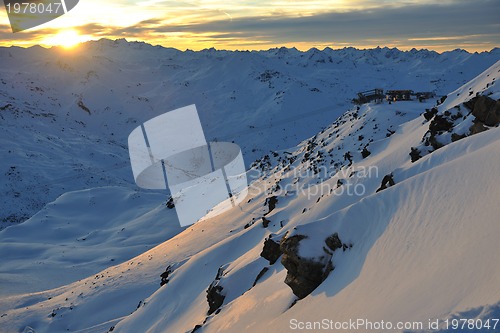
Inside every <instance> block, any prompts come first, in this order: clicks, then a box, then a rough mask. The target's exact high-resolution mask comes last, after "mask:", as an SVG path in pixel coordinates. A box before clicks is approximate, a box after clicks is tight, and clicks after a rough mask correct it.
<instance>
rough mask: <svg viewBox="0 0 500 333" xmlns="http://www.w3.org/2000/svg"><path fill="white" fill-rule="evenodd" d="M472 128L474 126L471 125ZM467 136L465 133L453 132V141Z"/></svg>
mask: <svg viewBox="0 0 500 333" xmlns="http://www.w3.org/2000/svg"><path fill="white" fill-rule="evenodd" d="M471 128H472V127H471ZM465 137H467V135H465V134H457V133H451V142H455V141H458V140H461V139H463V138H465Z"/></svg>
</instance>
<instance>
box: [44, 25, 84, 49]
mask: <svg viewBox="0 0 500 333" xmlns="http://www.w3.org/2000/svg"><path fill="white" fill-rule="evenodd" d="M83 41H84V39H83V38H82V36H80V35H79V34H78V32H77V31H76V30H64V31H61V32H59V33H57V34H56V35H55V36H53V37H51V38H47V40H46V43H47V44H49V45H54V46H62V47H64V48H66V49H69V48H73V47H75V46H76V45H77V44H78V43H81V42H83Z"/></svg>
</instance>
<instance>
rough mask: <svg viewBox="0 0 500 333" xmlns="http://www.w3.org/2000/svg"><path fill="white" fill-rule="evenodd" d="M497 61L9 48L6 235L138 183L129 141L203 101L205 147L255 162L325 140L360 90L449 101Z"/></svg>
mask: <svg viewBox="0 0 500 333" xmlns="http://www.w3.org/2000/svg"><path fill="white" fill-rule="evenodd" d="M498 58H499V50H498V49H493V50H492V51H491V52H483V53H480V54H477V53H474V54H470V53H467V52H463V51H460V50H457V51H453V52H446V53H443V54H437V53H435V52H429V51H426V50H421V51H417V50H412V51H408V52H402V51H399V50H397V49H388V48H377V49H373V50H356V49H352V48H346V49H342V50H332V49H328V48H327V49H325V50H323V51H319V50H317V49H311V50H309V51H307V52H299V51H297V50H295V49H286V48H281V49H272V50H269V51H260V52H228V51H216V50H214V49H208V50H204V51H200V52H192V51H185V52H181V51H178V50H175V49H168V48H163V47H159V46H151V45H148V44H145V43H137V42H134V43H128V42H126V41H125V40H117V41H110V40H100V41H97V42H88V43H85V44H83V45H81V46H80V47H79V48H77V49H74V50H71V51H68V50H63V49H59V48H52V49H43V48H41V47H32V48H29V49H21V48H17V47H10V48H0V59H1V62H0V119H1V122H2V131H1V133H0V141H1V142H2V144H1V145H0V154H1V155H2V156H6V158H2V159H1V160H0V171H1V172H2V174H3V175H4V177H2V179H3V181H2V182H1V183H0V193H2V196H1V197H2V199H1V201H0V202H1V206H2V209H1V211H0V221H1V223H2V224H1V225H0V228H3V227H5V226H8V225H10V224H12V223H18V222H21V221H24V220H26V219H27V218H29V217H30V216H32V215H33V214H34V213H36V212H37V211H38V210H40V209H41V208H42V207H43V206H44V205H45V204H47V203H49V202H52V201H54V200H55V199H56V198H57V197H58V196H59V195H61V194H63V193H65V192H68V191H74V190H81V189H86V188H90V187H102V186H130V184H132V178H131V172H130V168H129V163H128V156H127V155H128V154H127V149H126V144H127V141H126V138H127V136H128V134H129V133H130V131H131V130H132V129H134V128H135V127H136V126H138V124H139V123H141V122H143V121H145V120H148V119H150V118H152V117H154V116H157V115H159V114H162V113H164V112H166V111H169V110H173V109H175V108H178V107H182V106H185V105H190V104H193V103H194V104H196V105H197V107H198V110H199V112H200V117H201V120H202V124H203V127H204V131H205V134H206V136H207V139H208V140H219V141H221V140H223V141H235V142H236V143H237V144H238V145H239V146H240V147H242V149H243V154H244V156H245V159H246V162H247V164H248V165H249V164H250V163H251V162H252V161H253V160H255V159H256V158H260V157H261V156H262V155H263V154H267V153H268V152H269V150H277V149H286V148H288V147H291V146H294V145H295V144H297V142H298V141H300V140H302V139H304V138H306V137H309V136H311V135H314V134H315V133H317V132H318V131H319V130H320V129H321V128H322V127H324V126H325V125H326V124H329V123H331V122H332V121H334V120H335V119H336V118H337V117H338V116H340V115H341V114H342V113H343V112H344V111H345V110H346V109H347V108H348V107H349V103H350V101H351V99H352V98H354V97H356V92H358V91H361V90H365V89H372V88H374V87H382V88H385V89H398V88H399V89H414V90H415V91H418V90H424V91H433V90H434V91H436V93H437V94H438V95H442V94H446V93H448V92H449V91H450V90H453V89H456V88H457V87H458V86H460V85H461V84H463V83H464V82H465V81H466V80H468V79H469V78H470V77H473V76H475V75H477V74H479V73H480V72H481V71H483V70H484V69H486V68H487V67H488V66H490V65H491V64H493V63H494V62H495V61H497V60H498ZM305 119H307V121H304V120H305Z"/></svg>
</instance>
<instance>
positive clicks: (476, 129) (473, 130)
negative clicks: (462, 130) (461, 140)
mask: <svg viewBox="0 0 500 333" xmlns="http://www.w3.org/2000/svg"><path fill="white" fill-rule="evenodd" d="M487 129H488V128H486V127H485V126H484V123H483V122H481V121H479V120H477V119H476V120H475V121H474V124H473V125H472V126H471V127H470V128H469V131H470V134H471V135H474V134H477V133H481V132H484V131H486V130H487Z"/></svg>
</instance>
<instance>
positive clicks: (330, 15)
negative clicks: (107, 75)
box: [0, 0, 500, 51]
mask: <svg viewBox="0 0 500 333" xmlns="http://www.w3.org/2000/svg"><path fill="white" fill-rule="evenodd" d="M228 3H230V4H228ZM499 13H500V1H498V0H440V1H428V0H377V1H374V0H309V1H308V0H267V1H266V0H233V1H231V2H229V1H222V0H193V1H191V0H187V1H182V0H178V1H176V0H166V1H163V0H138V1H134V0H109V1H102V0H101V1H99V0H80V2H79V3H78V5H77V6H76V7H75V8H74V9H73V10H71V11H70V12H68V14H66V15H64V16H62V17H59V18H57V19H55V20H53V21H51V22H48V23H45V24H43V25H41V26H39V27H36V28H33V29H29V30H25V31H22V32H18V33H12V30H11V28H10V26H9V19H8V16H7V13H6V9H3V10H1V11H0V45H1V46H10V45H18V46H30V45H35V44H41V45H45V46H50V45H56V44H71V43H74V42H77V41H85V40H90V39H99V38H103V37H105V38H111V39H116V38H126V39H127V40H141V41H146V42H148V43H151V44H160V45H163V46H167V47H175V48H178V49H181V50H184V49H193V50H200V49H203V48H209V47H215V48H217V49H230V50H235V49H239V50H247V49H269V48H272V47H279V46H287V47H292V46H294V47H297V48H298V49H301V50H307V49H309V48H311V47H317V48H320V49H322V48H324V47H326V46H329V47H332V48H342V47H345V46H354V47H358V48H370V47H376V46H389V47H398V48H400V49H405V50H406V49H411V48H413V47H415V48H428V49H433V50H436V51H446V50H452V49H456V48H463V49H466V50H469V51H484V50H490V49H492V48H494V47H497V46H500V16H499Z"/></svg>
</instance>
